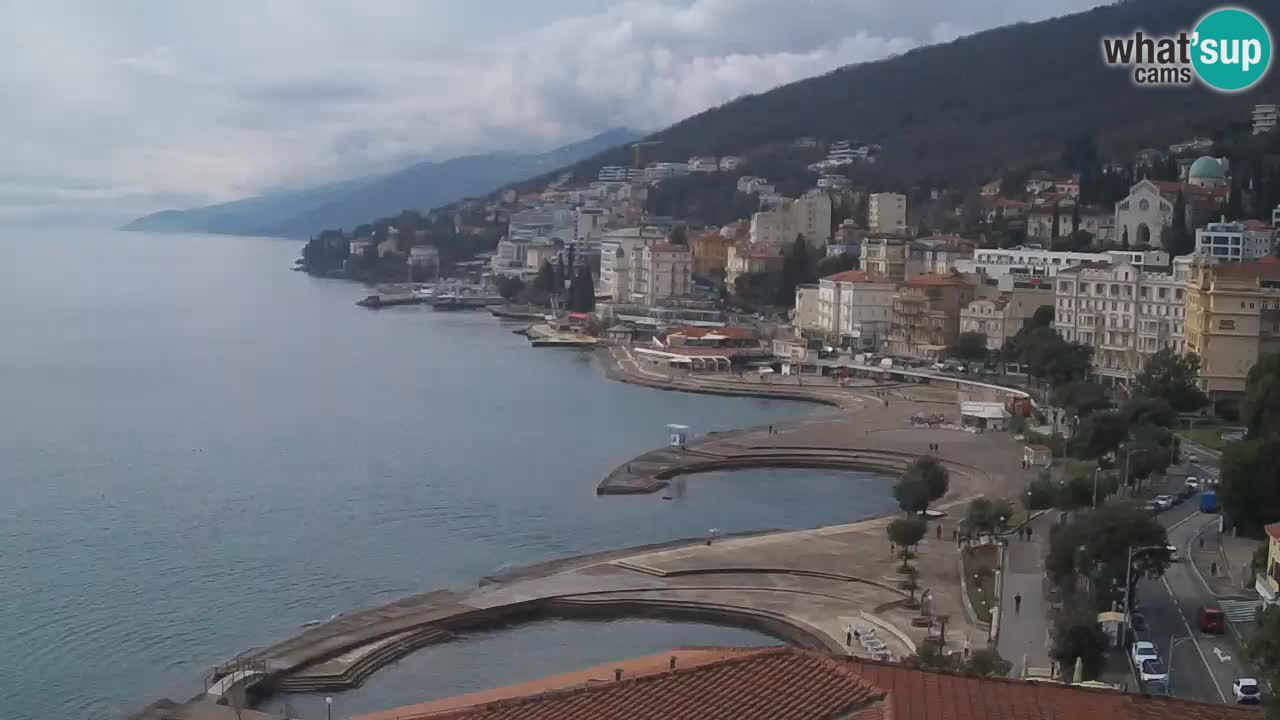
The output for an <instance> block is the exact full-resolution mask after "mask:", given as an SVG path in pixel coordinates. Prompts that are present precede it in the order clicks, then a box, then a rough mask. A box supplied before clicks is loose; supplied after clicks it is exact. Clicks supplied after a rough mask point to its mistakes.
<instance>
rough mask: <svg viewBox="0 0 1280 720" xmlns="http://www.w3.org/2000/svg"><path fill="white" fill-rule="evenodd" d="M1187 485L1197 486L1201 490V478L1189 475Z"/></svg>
mask: <svg viewBox="0 0 1280 720" xmlns="http://www.w3.org/2000/svg"><path fill="white" fill-rule="evenodd" d="M1187 487H1189V488H1195V489H1196V490H1199V489H1200V478H1198V477H1196V476H1195V475H1188V476H1187Z"/></svg>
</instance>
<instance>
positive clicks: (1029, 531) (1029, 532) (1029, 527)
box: [1027, 525, 1031, 540]
mask: <svg viewBox="0 0 1280 720" xmlns="http://www.w3.org/2000/svg"><path fill="white" fill-rule="evenodd" d="M1027 539H1028V540H1030V539H1031V526H1030V525H1028V526H1027Z"/></svg>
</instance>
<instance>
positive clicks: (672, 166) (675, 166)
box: [644, 162, 689, 183]
mask: <svg viewBox="0 0 1280 720" xmlns="http://www.w3.org/2000/svg"><path fill="white" fill-rule="evenodd" d="M688 174H689V164H688V163H673V162H658V163H650V164H649V166H648V167H646V168H645V169H644V179H645V180H646V181H648V182H651V183H652V182H658V181H659V180H666V179H667V178H673V177H680V176H681V175H688Z"/></svg>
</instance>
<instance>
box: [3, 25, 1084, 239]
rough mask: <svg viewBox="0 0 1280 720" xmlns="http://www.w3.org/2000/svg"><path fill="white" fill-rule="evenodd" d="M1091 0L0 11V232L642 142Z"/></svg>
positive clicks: (119, 216)
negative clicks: (616, 135) (617, 132)
mask: <svg viewBox="0 0 1280 720" xmlns="http://www.w3.org/2000/svg"><path fill="white" fill-rule="evenodd" d="M1098 2H1099V0H1036V1H1035V2H1030V1H1029V0H893V1H892V2H886V1H885V0H485V1H483V2H481V1H477V0H416V1H410V0H368V1H366V2H354V1H350V2H338V1H336V0H220V1H219V2H210V1H208V0H184V1H183V2H152V1H151V0H83V1H81V2H71V1H67V2H64V1H63V0H40V1H39V2H21V1H19V0H0V107H3V111H0V133H2V136H3V137H4V138H5V142H3V143H0V221H4V220H15V219H16V220H19V221H22V220H40V219H49V218H77V217H79V218H111V219H113V220H116V219H125V218H128V217H132V216H135V215H138V214H141V213H143V212H148V211H152V210H158V209H163V208H170V207H178V208H181V207H192V206H196V205H202V204H209V203H213V202H220V201H224V200H231V199H236V198H240V197H246V196H250V195H254V194H257V193H259V192H263V191H267V190H271V189H275V188H288V187H302V186H306V185H311V184H317V183H320V182H324V181H329V180H335V179H342V178H349V177H355V176H359V175H364V174H368V173H374V172H381V171H386V170H390V169H394V168H397V167H401V166H403V165H406V164H409V163H410V162H413V161H417V160H422V159H437V160H442V159H447V158H449V157H455V156H458V155H463V154H468V153H472V152H483V151H490V150H529V151H533V150H542V149H546V148H550V147H554V146H557V145H560V144H564V143H567V142H573V141H575V140H580V139H583V138H586V137H589V136H591V135H593V134H595V133H598V132H600V131H602V130H604V129H607V128H609V127H617V126H627V127H633V128H639V129H644V130H655V129H658V128H661V127H664V126H666V125H669V124H671V123H674V122H676V121H678V120H680V119H681V118H684V117H687V116H689V115H691V114H694V113H697V112H699V111H701V110H704V109H706V108H708V107H712V106H715V105H719V104H721V103H724V102H726V101H728V100H731V99H733V98H735V97H738V96H741V95H743V94H747V93H755V92H761V91H764V90H768V89H770V88H772V87H775V86H777V85H781V84H784V83H787V82H791V81H794V80H799V79H801V78H805V77H809V76H812V75H817V74H821V73H824V72H826V71H828V70H831V69H834V68H836V67H840V66H842V65H847V64H850V63H857V62H865V61H870V60H876V59H879V58H883V57H886V56H889V55H892V54H895V53H901V52H903V51H906V50H909V49H911V48H913V47H917V46H920V45H927V44H932V43H938V42H946V41H949V40H952V39H955V38H957V37H960V36H962V35H966V34H970V33H973V32H976V31H979V30H983V29H987V28H991V27H996V26H999V25H1005V24H1008V23H1011V22H1016V21H1020V20H1039V19H1044V18H1047V17H1052V16H1056V15H1062V14H1066V13H1071V12H1076V11H1080V10H1084V9H1087V8H1089V7H1091V6H1093V5H1096V4H1098Z"/></svg>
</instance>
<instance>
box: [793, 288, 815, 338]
mask: <svg viewBox="0 0 1280 720" xmlns="http://www.w3.org/2000/svg"><path fill="white" fill-rule="evenodd" d="M791 322H792V325H794V326H795V328H796V329H797V330H799V331H800V332H801V333H806V334H813V333H820V332H822V328H821V326H820V325H819V324H818V286H817V285H797V286H796V309H795V312H794V313H793V314H792V316H791Z"/></svg>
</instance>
